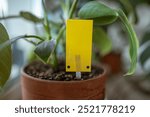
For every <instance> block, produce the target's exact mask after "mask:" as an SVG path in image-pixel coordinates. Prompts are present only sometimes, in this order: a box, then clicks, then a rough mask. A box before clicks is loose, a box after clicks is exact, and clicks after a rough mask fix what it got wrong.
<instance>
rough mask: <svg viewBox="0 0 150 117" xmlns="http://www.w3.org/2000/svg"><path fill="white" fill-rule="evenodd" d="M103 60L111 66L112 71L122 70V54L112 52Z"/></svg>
mask: <svg viewBox="0 0 150 117" xmlns="http://www.w3.org/2000/svg"><path fill="white" fill-rule="evenodd" d="M101 62H102V63H103V64H106V65H107V66H108V67H109V68H110V73H112V74H117V73H120V72H121V71H122V61H121V54H120V53H115V52H111V53H109V54H108V55H106V56H104V57H102V58H101Z"/></svg>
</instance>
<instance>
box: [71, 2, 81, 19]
mask: <svg viewBox="0 0 150 117" xmlns="http://www.w3.org/2000/svg"><path fill="white" fill-rule="evenodd" d="M78 1H79V0H74V1H73V3H72V6H71V8H70V12H69V19H70V18H72V16H73V13H74V11H75V9H76V6H77V3H78Z"/></svg>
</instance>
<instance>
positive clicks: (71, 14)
mask: <svg viewBox="0 0 150 117" xmlns="http://www.w3.org/2000/svg"><path fill="white" fill-rule="evenodd" d="M77 2H78V0H74V1H73V3H72V6H71V8H70V12H69V19H70V18H72V16H73V13H74V11H75V9H76V5H77ZM64 31H65V26H63V27H62V28H61V29H60V31H59V33H58V36H57V38H56V45H55V47H54V49H53V50H52V52H51V54H50V56H49V57H48V60H47V63H50V60H51V57H52V55H53V54H56V52H55V51H56V48H57V46H58V43H59V40H60V38H61V36H62V35H63V33H64Z"/></svg>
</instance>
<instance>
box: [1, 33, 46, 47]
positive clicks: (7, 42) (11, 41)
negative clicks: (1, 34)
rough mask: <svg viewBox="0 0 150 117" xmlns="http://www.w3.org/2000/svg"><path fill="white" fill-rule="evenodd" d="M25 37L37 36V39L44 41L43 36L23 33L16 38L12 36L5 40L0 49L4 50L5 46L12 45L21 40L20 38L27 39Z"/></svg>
mask: <svg viewBox="0 0 150 117" xmlns="http://www.w3.org/2000/svg"><path fill="white" fill-rule="evenodd" d="M25 38H35V39H38V40H40V41H44V39H43V38H41V37H39V36H37V35H21V36H17V37H15V38H12V39H10V40H8V41H6V42H4V43H3V44H1V45H0V50H2V49H3V48H4V47H6V46H8V45H10V44H13V43H14V42H16V41H18V40H20V39H25Z"/></svg>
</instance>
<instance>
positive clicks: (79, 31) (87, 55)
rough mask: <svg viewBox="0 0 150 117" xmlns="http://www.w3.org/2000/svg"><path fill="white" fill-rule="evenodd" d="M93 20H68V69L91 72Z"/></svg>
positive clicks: (68, 70)
mask: <svg viewBox="0 0 150 117" xmlns="http://www.w3.org/2000/svg"><path fill="white" fill-rule="evenodd" d="M92 31H93V21H92V20H72V19H70V20H67V29H66V71H67V72H90V71H91V56H92Z"/></svg>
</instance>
